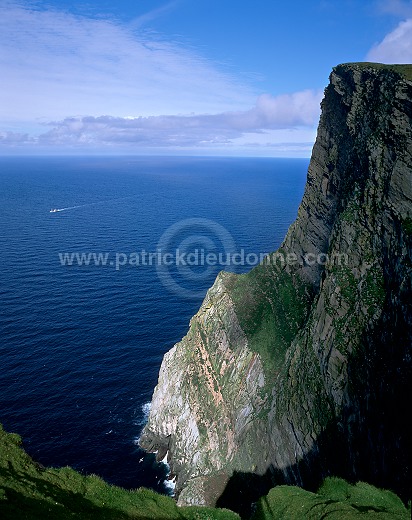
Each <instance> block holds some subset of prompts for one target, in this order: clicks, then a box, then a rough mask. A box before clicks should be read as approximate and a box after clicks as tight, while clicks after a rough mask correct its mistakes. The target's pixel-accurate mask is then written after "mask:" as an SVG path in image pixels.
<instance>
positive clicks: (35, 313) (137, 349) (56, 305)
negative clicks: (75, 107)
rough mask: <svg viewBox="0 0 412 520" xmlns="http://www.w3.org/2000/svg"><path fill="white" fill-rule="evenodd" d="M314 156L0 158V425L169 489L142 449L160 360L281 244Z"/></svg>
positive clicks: (118, 474)
mask: <svg viewBox="0 0 412 520" xmlns="http://www.w3.org/2000/svg"><path fill="white" fill-rule="evenodd" d="M308 162H309V161H308V160H306V159H271V158H260V159H256V158H210V157H209V158H204V157H203V158H202V157H3V158H0V262H1V264H0V265H1V270H0V305H1V307H0V361H1V371H0V422H1V423H2V424H3V426H4V428H5V429H6V430H8V431H16V432H18V433H19V434H20V435H21V436H22V437H23V439H24V446H25V448H26V450H27V451H28V453H29V454H30V455H31V456H32V457H33V458H34V459H35V460H36V461H38V462H40V463H41V464H44V465H46V466H66V465H69V466H72V467H73V468H75V469H77V470H79V471H82V472H84V473H95V474H98V475H100V476H101V477H103V478H104V479H106V480H107V481H108V482H110V483H113V484H117V485H119V486H123V487H125V488H128V489H132V488H138V487H140V486H146V487H150V488H153V489H155V490H157V491H160V492H163V493H169V492H170V490H169V487H168V486H167V484H166V483H165V482H164V478H165V475H166V472H167V468H166V467H165V465H163V464H157V463H156V462H155V460H154V456H153V455H145V453H144V452H143V451H142V450H140V448H139V447H138V445H137V440H138V438H139V435H140V433H141V430H142V427H143V425H144V424H145V421H146V419H147V413H148V410H149V406H148V403H149V402H150V400H151V396H152V393H153V389H154V387H155V385H156V382H157V376H158V371H159V368H160V364H161V361H162V357H163V355H164V354H165V352H167V351H168V350H169V349H170V348H171V347H172V346H173V345H174V344H175V343H176V342H178V341H179V340H180V339H181V338H182V337H183V336H184V335H185V334H186V332H187V330H188V325H189V320H190V318H191V316H192V315H193V314H195V313H196V312H197V310H198V308H199V306H200V304H201V302H202V299H203V297H204V295H205V294H206V291H207V288H208V287H210V286H211V285H212V284H213V281H214V279H215V277H216V275H217V273H218V272H219V271H220V270H222V269H224V270H231V271H234V272H246V271H248V270H250V269H251V268H252V267H253V265H255V263H256V262H258V261H259V259H260V258H261V255H263V254H264V253H268V252H270V251H274V250H275V249H277V247H278V246H279V245H280V243H281V242H282V240H283V238H284V236H285V233H286V231H287V229H288V227H289V225H290V224H291V223H292V222H293V220H294V219H295V217H296V213H297V208H298V205H299V202H300V200H301V198H302V194H303V189H304V184H305V181H306V171H307V167H308ZM52 209H53V210H58V211H54V212H51V211H50V210H52Z"/></svg>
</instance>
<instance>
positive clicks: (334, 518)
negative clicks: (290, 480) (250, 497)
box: [252, 478, 411, 520]
mask: <svg viewBox="0 0 412 520" xmlns="http://www.w3.org/2000/svg"><path fill="white" fill-rule="evenodd" d="M410 515H411V512H410V510H409V511H408V510H407V509H406V507H405V506H404V504H403V503H402V501H401V499H400V498H399V497H397V496H396V495H395V494H394V493H392V492H391V491H385V490H381V489H377V488H375V487H373V486H371V485H369V484H365V483H364V482H358V483H357V484H356V485H351V484H348V483H347V482H346V481H345V480H342V479H339V478H327V479H326V480H325V482H324V483H323V485H322V486H321V488H320V489H319V491H318V492H317V493H311V492H309V491H305V490H303V489H300V488H298V487H293V486H278V487H276V488H273V489H271V490H270V491H269V494H268V495H267V496H266V497H263V498H261V499H260V500H259V502H258V504H257V509H256V511H255V514H254V515H253V517H252V520H274V519H276V520H319V519H320V518H327V519H328V520H351V519H359V520H360V519H365V520H374V519H376V520H380V519H382V520H384V519H386V520H395V519H398V520H401V519H405V520H406V519H410Z"/></svg>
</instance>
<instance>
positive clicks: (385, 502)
mask: <svg viewBox="0 0 412 520" xmlns="http://www.w3.org/2000/svg"><path fill="white" fill-rule="evenodd" d="M326 514H327V515H328V516H327V517H328V519H329V518H330V519H331V520H339V519H348V520H350V519H352V518H360V517H362V518H365V519H366V520H369V519H371V520H373V519H388V520H391V519H393V520H395V519H399V520H401V519H405V520H406V519H407V518H409V517H410V511H408V510H407V509H406V508H405V506H404V505H403V503H402V501H401V500H400V499H399V498H398V497H397V496H396V495H395V494H394V493H391V492H390V491H382V490H378V489H376V488H374V487H373V486H369V485H368V484H364V483H359V484H357V485H356V486H351V485H349V484H348V483H347V482H345V481H344V480H341V479H327V480H326V481H325V482H324V484H323V486H322V487H321V488H320V490H319V491H318V493H310V492H308V491H304V490H303V489H300V488H297V487H293V486H279V487H277V488H274V489H272V490H271V491H270V492H269V494H268V495H267V496H266V497H263V498H262V499H260V500H259V502H258V504H257V505H256V510H255V513H254V515H253V518H252V520H276V519H279V520H280V519H284V520H293V519H297V520H300V519H302V520H303V519H309V520H310V519H313V520H315V519H316V520H317V519H319V518H323V516H324V515H326ZM0 518H1V519H2V520H54V519H56V520H66V519H76V520H83V519H84V520H86V519H87V520H94V519H96V520H97V519H98V520H122V519H124V520H127V519H130V520H132V519H134V520H239V516H238V515H237V514H235V513H233V512H232V511H228V510H223V509H213V508H206V507H177V505H176V503H175V501H174V500H173V499H172V498H170V497H166V496H162V495H159V494H157V493H155V492H153V491H150V490H148V489H138V490H136V491H126V490H124V489H122V488H119V487H116V486H111V485H109V484H107V483H106V482H104V481H103V480H102V479H101V478H99V477H98V476H96V475H89V476H85V475H81V474H80V473H78V472H76V471H74V470H73V469H72V468H69V467H65V468H58V469H57V468H44V467H42V466H40V465H39V464H37V463H36V462H34V461H33V459H31V458H30V457H29V455H27V453H26V452H25V451H24V449H23V448H22V446H21V438H20V436H19V435H17V434H15V433H6V432H5V431H4V430H3V428H2V427H1V426H0Z"/></svg>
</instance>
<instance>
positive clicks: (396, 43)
mask: <svg viewBox="0 0 412 520" xmlns="http://www.w3.org/2000/svg"><path fill="white" fill-rule="evenodd" d="M366 60H367V61H375V62H380V63H412V18H410V19H408V20H405V21H402V22H400V23H399V25H398V26H397V27H396V29H394V30H393V31H392V32H390V33H389V34H387V35H386V36H385V38H384V39H383V40H382V41H381V42H380V43H378V44H376V45H375V46H374V47H372V49H371V50H370V51H369V53H368V54H367V56H366Z"/></svg>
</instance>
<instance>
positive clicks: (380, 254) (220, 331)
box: [140, 63, 412, 510]
mask: <svg viewBox="0 0 412 520" xmlns="http://www.w3.org/2000/svg"><path fill="white" fill-rule="evenodd" d="M411 122H412V65H411V66H383V65H379V64H369V63H360V64H345V65H340V66H338V67H336V68H334V70H333V72H332V74H331V76H330V84H329V85H328V87H327V88H326V90H325V97H324V99H323V101H322V115H321V119H320V123H319V128H318V134H317V139H316V143H315V145H314V148H313V152H312V158H311V161H310V165H309V170H308V176H307V183H306V189H305V193H304V196H303V200H302V202H301V205H300V207H299V211H298V216H297V219H296V221H295V222H294V223H293V224H292V225H291V227H290V229H289V231H288V233H287V236H286V238H285V240H284V242H283V244H282V245H281V247H280V249H279V250H278V251H277V252H276V253H273V254H271V255H269V256H268V257H267V258H266V259H265V261H264V262H263V263H262V264H261V265H259V266H257V267H256V268H254V269H253V270H252V271H251V272H250V273H248V274H244V275H235V274H229V273H225V272H222V273H220V274H219V275H218V277H217V279H216V282H215V283H214V285H213V287H212V288H211V289H210V290H209V291H208V293H207V295H206V297H205V300H204V302H203V304H202V306H201V307H200V309H199V312H198V313H197V314H196V315H195V316H194V317H193V318H192V320H191V322H190V328H189V331H188V333H187V335H186V336H185V337H184V338H183V339H182V341H181V342H180V343H178V344H177V345H175V346H174V347H173V348H172V349H171V350H170V351H169V352H168V353H167V354H166V355H165V357H164V359H163V363H162V366H161V369H160V374H159V381H158V385H157V387H156V389H155V391H154V395H153V400H152V407H151V412H150V417H149V420H148V424H147V426H146V427H145V429H144V431H143V434H142V436H141V439H140V445H141V446H142V447H143V448H145V449H146V450H148V451H158V456H159V458H163V457H164V456H165V454H166V453H167V456H168V461H169V464H170V466H171V470H172V473H173V474H174V475H177V488H176V490H177V495H178V503H179V504H180V505H189V504H198V505H216V504H218V505H221V506H228V507H232V508H234V509H235V510H236V509H239V508H242V507H243V506H244V505H243V502H245V504H246V502H249V503H250V502H252V501H254V500H255V499H256V498H257V497H258V496H259V495H263V494H265V493H267V491H268V490H269V488H271V487H273V486H274V485H276V484H283V483H288V484H297V485H300V486H304V487H306V488H308V489H315V488H316V487H317V485H318V484H319V482H320V480H321V479H322V478H323V477H325V476H327V475H329V474H333V475H337V476H341V477H343V478H347V479H349V480H353V481H354V480H360V479H361V480H366V481H368V482H370V483H372V484H375V485H378V486H380V487H386V488H390V489H393V490H394V491H396V492H397V493H399V494H400V495H401V496H402V497H403V498H404V499H407V498H408V497H410V495H409V494H410V490H409V489H408V485H407V483H408V482H409V480H410V473H409V471H410V470H409V464H410V451H409V450H410V446H409V440H410V438H411V433H412V432H411V426H410V424H409V420H408V417H407V411H406V410H405V405H404V403H405V398H406V396H408V395H411V381H412V377H411V375H412V370H411V368H412V367H411V353H412V258H411V257H412V254H411V246H412V128H411ZM245 497H246V498H245ZM233 502H234V504H233ZM234 506H235V507H234ZM246 506H247V504H246V505H245V507H246Z"/></svg>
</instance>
